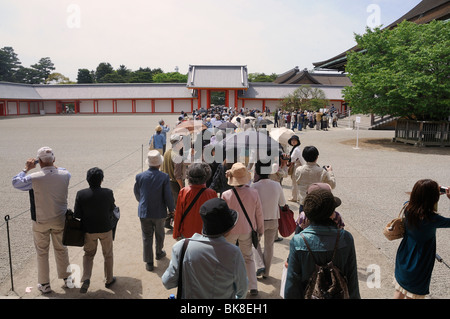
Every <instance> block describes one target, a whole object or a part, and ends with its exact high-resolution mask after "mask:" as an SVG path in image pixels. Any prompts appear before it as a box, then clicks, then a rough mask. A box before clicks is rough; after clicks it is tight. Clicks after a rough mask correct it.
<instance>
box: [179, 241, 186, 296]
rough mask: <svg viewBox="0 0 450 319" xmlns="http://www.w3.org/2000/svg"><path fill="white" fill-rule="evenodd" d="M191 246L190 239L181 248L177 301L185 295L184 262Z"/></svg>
mask: <svg viewBox="0 0 450 319" xmlns="http://www.w3.org/2000/svg"><path fill="white" fill-rule="evenodd" d="M188 244H189V238H186V239H185V240H184V243H183V247H182V248H181V254H180V263H179V266H178V288H177V299H181V294H182V293H183V260H184V253H185V252H186V248H187V246H188Z"/></svg>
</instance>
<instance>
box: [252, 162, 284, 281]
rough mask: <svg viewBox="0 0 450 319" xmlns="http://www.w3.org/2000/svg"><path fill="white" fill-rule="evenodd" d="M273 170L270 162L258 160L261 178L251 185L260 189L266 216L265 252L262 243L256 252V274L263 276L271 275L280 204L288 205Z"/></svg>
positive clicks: (258, 172) (257, 164)
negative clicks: (271, 174)
mask: <svg viewBox="0 0 450 319" xmlns="http://www.w3.org/2000/svg"><path fill="white" fill-rule="evenodd" d="M271 170H272V166H271V165H270V162H269V163H267V164H263V163H261V162H260V161H258V162H256V164H255V173H256V174H258V176H259V180H258V181H257V182H256V183H253V184H252V185H251V186H250V187H251V188H254V189H256V190H257V191H258V194H259V198H260V200H261V205H262V211H263V217H264V252H263V251H262V248H261V244H259V245H258V248H257V253H256V254H255V263H256V269H257V271H256V275H257V276H262V277H263V278H266V277H268V276H269V275H270V268H271V264H272V258H273V245H274V242H275V239H276V238H277V235H278V219H279V218H280V206H281V207H284V206H285V205H286V200H285V198H284V192H283V189H282V188H281V185H280V183H278V182H276V181H273V180H271V179H269V175H270V173H271Z"/></svg>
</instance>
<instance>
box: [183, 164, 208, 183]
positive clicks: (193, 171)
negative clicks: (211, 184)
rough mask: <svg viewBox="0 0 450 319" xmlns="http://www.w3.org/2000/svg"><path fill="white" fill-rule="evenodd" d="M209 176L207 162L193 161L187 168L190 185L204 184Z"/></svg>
mask: <svg viewBox="0 0 450 319" xmlns="http://www.w3.org/2000/svg"><path fill="white" fill-rule="evenodd" d="M210 177H211V167H210V166H209V165H208V164H207V163H204V162H202V163H193V164H191V165H189V167H188V169H187V178H188V182H189V184H191V185H201V184H205V183H206V181H207V180H208V179H209V178H210Z"/></svg>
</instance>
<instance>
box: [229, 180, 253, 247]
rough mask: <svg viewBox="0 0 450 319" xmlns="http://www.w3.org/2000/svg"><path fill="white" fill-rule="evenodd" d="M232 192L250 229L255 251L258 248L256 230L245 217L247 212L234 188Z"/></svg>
mask: <svg viewBox="0 0 450 319" xmlns="http://www.w3.org/2000/svg"><path fill="white" fill-rule="evenodd" d="M233 192H234V194H235V195H236V198H237V199H238V201H239V205H241V208H242V210H243V211H244V215H245V217H246V218H247V221H248V223H249V224H250V228H251V229H252V243H253V247H255V249H256V248H258V245H259V238H258V233H257V232H256V230H254V229H253V225H252V222H251V221H250V218H249V217H248V215H247V211H246V210H245V207H244V204H242V201H241V198H240V197H239V195H238V192H237V190H236V188H233Z"/></svg>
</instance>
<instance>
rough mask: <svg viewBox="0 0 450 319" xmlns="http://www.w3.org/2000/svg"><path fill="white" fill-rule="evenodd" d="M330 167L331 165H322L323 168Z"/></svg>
mask: <svg viewBox="0 0 450 319" xmlns="http://www.w3.org/2000/svg"><path fill="white" fill-rule="evenodd" d="M328 167H330V165H324V166H322V168H323V169H324V170H327V169H328Z"/></svg>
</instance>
